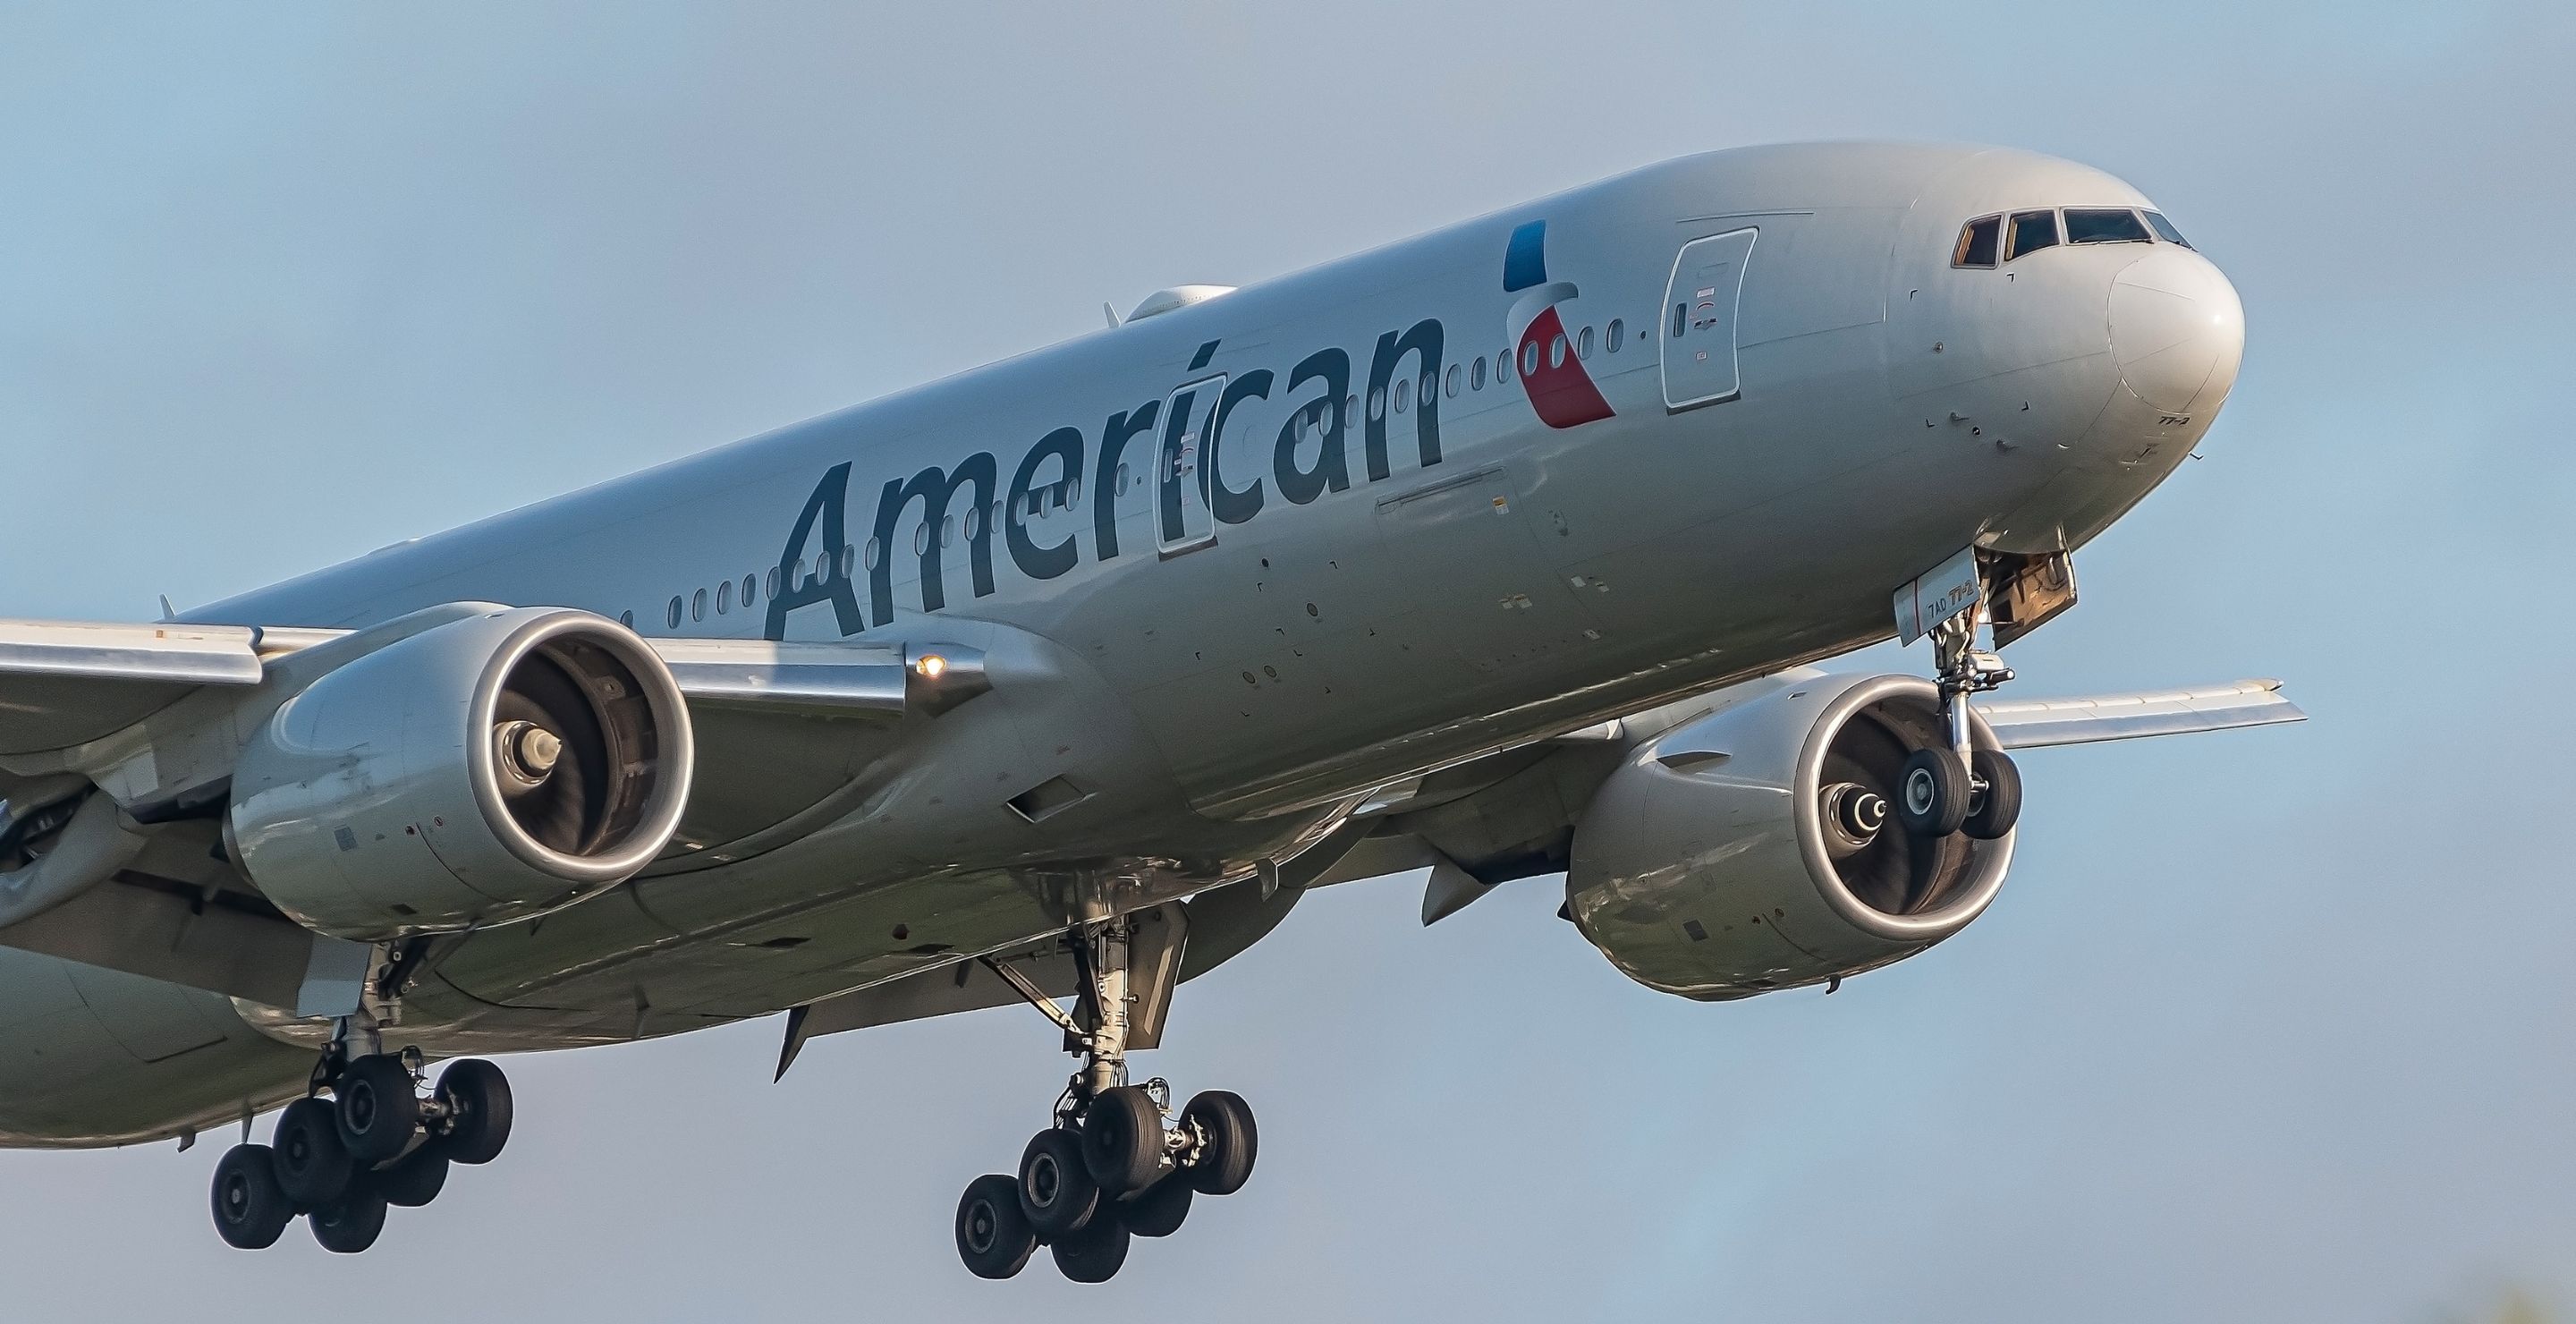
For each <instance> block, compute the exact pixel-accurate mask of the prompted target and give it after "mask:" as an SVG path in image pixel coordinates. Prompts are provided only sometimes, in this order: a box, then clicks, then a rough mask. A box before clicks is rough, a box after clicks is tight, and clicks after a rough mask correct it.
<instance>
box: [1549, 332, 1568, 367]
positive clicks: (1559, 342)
mask: <svg viewBox="0 0 2576 1324" xmlns="http://www.w3.org/2000/svg"><path fill="white" fill-rule="evenodd" d="M1547 366H1549V367H1551V368H1562V367H1564V366H1565V333H1564V332H1562V331H1560V332H1558V333H1557V334H1556V335H1555V336H1553V337H1551V338H1550V339H1549V340H1548V342H1547Z"/></svg>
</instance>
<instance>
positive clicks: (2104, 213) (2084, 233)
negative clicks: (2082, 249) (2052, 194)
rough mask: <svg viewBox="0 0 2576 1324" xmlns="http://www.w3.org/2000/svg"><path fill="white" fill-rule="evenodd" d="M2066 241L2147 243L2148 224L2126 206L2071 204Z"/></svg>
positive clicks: (2080, 242)
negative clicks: (2076, 205) (2083, 205)
mask: <svg viewBox="0 0 2576 1324" xmlns="http://www.w3.org/2000/svg"><path fill="white" fill-rule="evenodd" d="M2066 242H2068V243H2070V244H2143V243H2145V242H2147V227H2145V226H2144V225H2141V224H2139V223H2138V214H2137V213H2136V212H2133V211H2131V210H2129V209H2128V208H2126V207H2069V208H2067V209H2066Z"/></svg>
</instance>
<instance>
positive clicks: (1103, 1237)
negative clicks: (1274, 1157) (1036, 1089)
mask: <svg viewBox="0 0 2576 1324" xmlns="http://www.w3.org/2000/svg"><path fill="white" fill-rule="evenodd" d="M1134 936H1135V930H1134V926H1133V923H1132V921H1130V920H1128V919H1126V918H1118V919H1108V920H1099V921H1094V922H1090V923H1085V924H1082V925H1080V926H1078V927H1077V928H1075V929H1074V931H1073V932H1071V933H1069V934H1067V935H1066V937H1065V945H1066V947H1067V948H1068V949H1069V950H1070V951H1071V952H1072V954H1073V959H1074V967H1075V970H1076V971H1077V974H1078V978H1079V985H1078V991H1077V993H1076V995H1075V1000H1074V1010H1073V1013H1072V1014H1071V1015H1069V1016H1068V1015H1067V1014H1066V1013H1065V1012H1064V1011H1063V1010H1062V1009H1061V1008H1059V1007H1057V1006H1056V1005H1055V1003H1054V1002H1053V1001H1052V1000H1051V999H1049V998H1047V997H1046V996H1044V995H1043V994H1042V993H1041V992H1039V990H1038V988H1037V987H1036V985H1034V984H1032V983H1031V982H1029V980H1028V979H1027V977H1026V976H1024V975H1022V974H1020V972H1019V971H1017V970H1015V969H1013V968H1012V967H1010V966H1008V965H1003V964H998V963H993V964H992V969H993V971H994V973H996V974H998V975H1000V976H1001V977H1002V978H1003V979H1005V980H1007V981H1009V982H1010V984H1011V985H1012V987H1014V988H1016V989H1018V990H1019V991H1020V993H1021V995H1022V996H1023V997H1025V998H1027V999H1028V1000H1029V1001H1030V1002H1031V1003H1033V1004H1035V1005H1036V1006H1037V1007H1038V1009H1039V1010H1041V1011H1044V1012H1046V1013H1047V1014H1048V1016H1049V1017H1050V1018H1051V1019H1053V1020H1054V1021H1055V1022H1056V1023H1057V1024H1058V1025H1059V1026H1061V1027H1062V1028H1063V1029H1064V1032H1065V1049H1066V1051H1068V1052H1071V1053H1075V1054H1078V1055H1080V1057H1081V1058H1082V1067H1081V1069H1080V1070H1078V1071H1076V1072H1075V1073H1074V1076H1073V1080H1072V1082H1071V1083H1070V1084H1068V1085H1066V1086H1065V1091H1064V1094H1063V1096H1062V1097H1060V1098H1059V1099H1057V1100H1056V1105H1055V1124H1054V1125H1053V1126H1050V1127H1048V1128H1047V1129H1046V1130H1044V1131H1040V1132H1038V1134H1037V1135H1036V1137H1035V1138H1033V1139H1031V1140H1030V1141H1029V1144H1028V1148H1027V1149H1025V1150H1023V1151H1022V1152H1021V1154H1020V1165H1019V1171H1018V1173H1017V1175H1016V1176H1004V1175H1002V1174H999V1173H996V1174H992V1175H989V1176H983V1177H978V1178H976V1179H975V1180H974V1181H972V1182H969V1183H968V1184H967V1186H966V1193H965V1195H964V1196H963V1197H961V1198H960V1199H959V1200H958V1202H957V1254H958V1257H959V1258H960V1259H962V1260H964V1261H965V1262H966V1269H967V1272H969V1273H972V1274H974V1275H976V1276H977V1277H979V1278H1008V1277H1010V1276H1012V1275H1013V1274H1016V1273H1018V1272H1019V1271H1020V1270H1021V1269H1022V1268H1023V1267H1025V1266H1026V1265H1027V1264H1028V1262H1029V1258H1030V1257H1031V1256H1032V1255H1034V1254H1036V1253H1037V1249H1038V1247H1040V1246H1044V1247H1046V1248H1047V1250H1048V1251H1049V1252H1050V1253H1051V1254H1052V1255H1054V1257H1055V1265H1056V1268H1057V1269H1058V1270H1059V1271H1060V1272H1062V1273H1063V1274H1064V1276H1065V1277H1067V1278H1070V1279H1072V1280H1073V1281H1075V1282H1077V1283H1099V1282H1107V1281H1108V1280H1109V1279H1110V1277H1111V1276H1113V1275H1115V1274H1116V1273H1117V1272H1118V1269H1119V1266H1120V1265H1123V1264H1125V1263H1126V1262H1127V1250H1128V1246H1129V1244H1130V1239H1131V1238H1135V1237H1167V1236H1170V1235H1171V1234H1172V1233H1174V1232H1177V1231H1179V1230H1180V1226H1181V1222H1182V1220H1184V1219H1186V1218H1187V1217H1189V1212H1190V1205H1191V1202H1192V1201H1193V1200H1195V1199H1196V1198H1197V1197H1199V1196H1202V1195H1232V1194H1233V1193H1234V1192H1236V1191H1238V1190H1241V1189H1242V1188H1243V1184H1244V1182H1245V1181H1246V1180H1248V1179H1250V1177H1251V1176H1252V1161H1253V1157H1254V1155H1255V1153H1256V1152H1257V1150H1258V1148H1259V1145H1260V1137H1259V1134H1258V1133H1257V1132H1256V1131H1255V1129H1254V1127H1253V1122H1252V1109H1251V1108H1250V1107H1248V1106H1246V1105H1245V1103H1244V1102H1243V1100H1242V1098H1241V1097H1240V1096H1237V1095H1234V1094H1231V1093H1228V1092H1226V1091H1224V1090H1209V1091H1207V1092H1205V1093H1202V1094H1200V1095H1198V1096H1197V1097H1195V1098H1193V1099H1191V1100H1190V1101H1189V1103H1188V1104H1187V1105H1186V1106H1184V1107H1183V1108H1182V1109H1181V1110H1180V1113H1179V1115H1178V1116H1177V1117H1175V1116H1174V1115H1173V1113H1172V1096H1171V1087H1170V1086H1169V1085H1167V1084H1165V1083H1164V1082H1163V1081H1162V1080H1160V1079H1154V1080H1149V1081H1147V1082H1145V1083H1144V1084H1142V1085H1130V1084H1128V1083H1127V1049H1128V1048H1129V1046H1130V1039H1131V1034H1132V1031H1133V1030H1134V1029H1135V1026H1134V1024H1133V1022H1132V1021H1131V1011H1132V1010H1133V1009H1134V1008H1135V1007H1136V1006H1138V1005H1140V1004H1141V1005H1143V1006H1145V1007H1146V1008H1148V1009H1149V1010H1148V1012H1147V1016H1148V1018H1149V1021H1150V1024H1151V1027H1152V1036H1151V1037H1152V1038H1157V1039H1158V1038H1159V1036H1160V1026H1161V1009H1162V1007H1163V1006H1164V1005H1166V1004H1167V1002H1168V1000H1169V998H1170V995H1171V990H1170V988H1169V987H1168V981H1169V980H1170V979H1171V978H1173V971H1174V970H1175V968H1176V967H1177V965H1178V961H1177V960H1171V961H1165V962H1157V963H1135V964H1137V965H1139V966H1142V967H1144V969H1141V970H1139V971H1138V973H1143V974H1145V975H1146V978H1145V979H1144V980H1143V981H1142V982H1143V983H1144V984H1146V985H1149V986H1147V987H1131V979H1130V974H1131V961H1130V956H1131V952H1132V941H1131V940H1132V939H1133V938H1134ZM1135 1037H1143V1036H1135Z"/></svg>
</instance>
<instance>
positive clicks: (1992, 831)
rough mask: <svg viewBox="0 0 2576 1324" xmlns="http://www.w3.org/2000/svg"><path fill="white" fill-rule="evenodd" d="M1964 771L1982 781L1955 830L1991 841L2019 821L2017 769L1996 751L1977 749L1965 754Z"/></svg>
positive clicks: (2019, 778)
mask: <svg viewBox="0 0 2576 1324" xmlns="http://www.w3.org/2000/svg"><path fill="white" fill-rule="evenodd" d="M1968 771H1970V772H1972V773H1974V774H1976V775H1977V777H1978V778H1979V779H1981V780H1983V781H1984V782H1985V784H1986V789H1985V790H1983V791H1981V792H1979V793H1978V794H1977V797H1976V800H1977V805H1976V808H1974V809H1972V810H1970V811H1969V812H1968V817H1967V819H1966V820H1965V821H1963V822H1961V823H1960V824H1959V830H1960V831H1961V832H1965V833H1967V834H1968V835H1969V836H1971V837H1974V838H1976V839H1977V840H1979V841H1993V840H1994V839H1996V838H1997V837H2000V836H2002V835H2004V834H2005V833H2007V832H2010V831H2012V830H2013V825H2014V824H2015V823H2019V822H2020V821H2021V768H2020V767H2019V766H2017V765H2015V764H2014V763H2013V761H2012V759H2011V757H2010V756H2008V755H2006V754H2004V753H2003V752H2002V751H2000V750H1993V749H1981V750H1978V751H1977V752H1975V753H1973V754H1971V755H1969V756H1968Z"/></svg>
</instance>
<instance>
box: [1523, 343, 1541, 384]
mask: <svg viewBox="0 0 2576 1324" xmlns="http://www.w3.org/2000/svg"><path fill="white" fill-rule="evenodd" d="M1537 371H1538V342H1537V341H1535V340H1531V341H1526V342H1524V343H1523V344H1522V345H1521V377H1522V378H1523V379H1524V380H1526V379H1527V378H1528V377H1529V376H1530V375H1531V374H1532V373H1535V372H1537Z"/></svg>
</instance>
